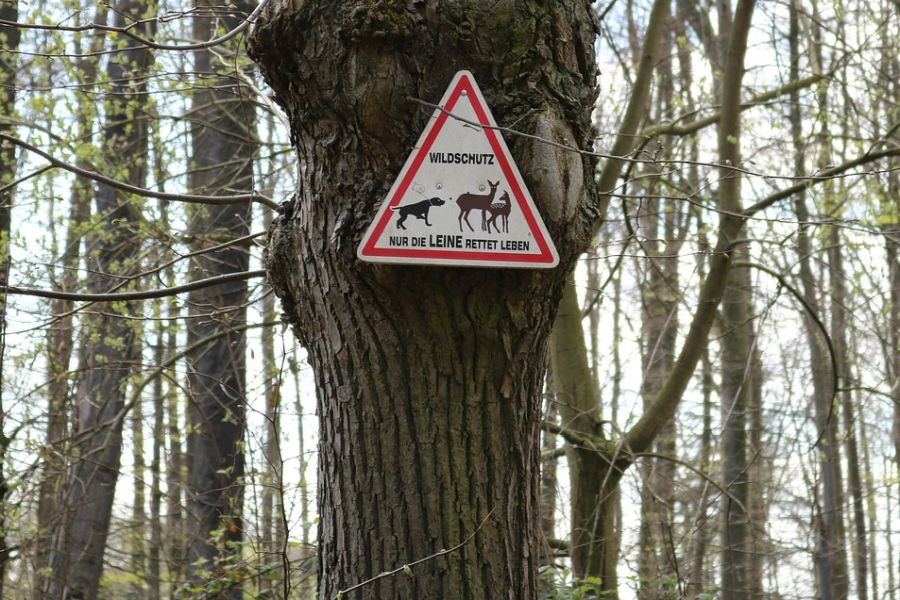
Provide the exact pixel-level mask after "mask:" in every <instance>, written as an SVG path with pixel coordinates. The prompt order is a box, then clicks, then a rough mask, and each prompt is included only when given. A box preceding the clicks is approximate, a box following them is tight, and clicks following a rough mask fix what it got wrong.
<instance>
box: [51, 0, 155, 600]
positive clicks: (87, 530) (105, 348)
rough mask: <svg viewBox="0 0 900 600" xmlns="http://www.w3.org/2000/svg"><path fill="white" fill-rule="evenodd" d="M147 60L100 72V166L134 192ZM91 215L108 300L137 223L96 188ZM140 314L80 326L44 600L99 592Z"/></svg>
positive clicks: (133, 245) (95, 261) (95, 257)
mask: <svg viewBox="0 0 900 600" xmlns="http://www.w3.org/2000/svg"><path fill="white" fill-rule="evenodd" d="M147 11H148V5H147V3H146V2H143V1H136V0H122V1H120V2H119V3H118V4H117V5H116V10H115V15H116V16H115V19H114V25H115V26H117V27H124V26H126V25H129V24H130V23H131V22H132V19H142V18H143V17H144V16H145V14H146V12H147ZM154 28H155V21H146V22H144V24H143V25H142V26H141V27H139V28H138V29H139V30H141V34H142V35H144V36H146V37H152V36H153V33H154ZM151 56H152V55H151V54H150V51H149V50H148V49H147V48H144V47H138V48H134V49H129V50H119V51H118V52H117V53H116V54H114V55H113V56H112V57H111V58H110V61H109V64H108V67H107V69H108V75H109V79H110V81H111V83H110V93H109V95H108V97H107V98H106V109H107V110H106V115H105V116H106V125H105V127H104V135H103V137H104V149H105V152H106V153H105V156H106V158H107V164H108V165H110V166H111V167H113V168H118V169H121V170H122V171H124V172H125V177H124V178H125V179H126V180H127V181H128V182H129V183H132V184H134V185H143V182H144V179H145V177H146V149H147V132H146V131H147V130H146V119H143V118H141V115H143V111H144V109H145V107H146V102H147V96H146V79H144V78H142V74H144V73H146V72H147V69H148V67H149V64H150V60H151ZM125 157H127V162H125ZM95 210H96V214H97V218H98V220H99V222H100V224H101V229H102V231H101V233H100V234H99V235H96V236H95V237H94V239H93V240H91V241H90V242H89V244H88V251H89V254H88V257H87V262H88V268H90V269H92V270H94V271H95V273H96V274H95V275H94V276H93V277H92V278H91V279H90V281H89V286H88V287H89V289H90V291H92V292H106V291H109V290H110V289H113V288H116V287H119V286H120V284H121V282H122V280H121V277H122V276H123V275H124V276H127V275H130V274H133V273H135V272H136V271H137V270H138V265H137V264H136V262H137V261H136V257H137V253H138V250H139V247H140V246H139V244H140V241H139V240H140V238H139V236H138V235H136V227H137V226H138V225H139V222H140V219H141V215H140V212H139V210H138V209H137V207H136V206H135V205H133V204H132V200H131V198H129V197H127V196H125V195H124V194H121V193H119V192H116V191H115V190H113V189H112V188H111V187H109V186H106V185H104V184H100V185H98V187H97V193H96V196H95ZM137 308H138V307H137V305H136V304H135V303H133V302H125V303H121V305H114V306H110V307H109V309H108V310H106V311H104V312H102V313H100V312H97V313H93V314H91V315H89V316H87V317H86V318H85V327H86V330H87V332H88V335H87V336H86V339H85V340H84V341H83V343H82V347H81V357H80V368H81V371H82V373H83V375H82V378H81V381H80V382H79V385H78V389H77V391H76V399H75V403H76V406H77V409H78V423H77V431H76V435H75V439H76V441H75V443H74V447H75V453H76V456H75V459H74V462H73V465H72V468H71V470H70V474H69V477H68V483H67V486H66V489H65V495H64V497H63V499H62V501H61V502H60V503H59V505H58V506H60V510H63V511H65V515H64V516H63V518H62V521H63V522H62V523H61V526H60V528H59V530H58V531H56V532H55V533H54V540H53V543H54V546H53V553H52V555H51V557H50V565H51V568H52V570H53V575H52V578H51V579H50V580H49V581H48V590H47V593H46V594H45V595H46V597H48V598H60V597H71V598H95V597H96V596H97V593H98V589H99V585H100V576H101V573H102V570H103V554H104V550H105V548H106V537H107V534H108V532H109V524H110V518H111V515H112V503H113V495H114V493H115V486H116V480H117V478H118V471H119V464H120V460H121V454H122V426H123V423H124V421H125V419H124V415H123V414H122V411H123V409H124V402H125V397H124V391H125V382H126V381H127V379H128V376H129V375H130V373H131V370H132V368H133V366H134V362H135V360H136V359H137V355H138V349H137V347H136V343H135V342H136V331H137V330H136V325H135V324H134V323H133V322H131V321H128V320H125V319H123V318H121V316H120V315H122V314H135V313H137V312H139V311H138V310H137Z"/></svg>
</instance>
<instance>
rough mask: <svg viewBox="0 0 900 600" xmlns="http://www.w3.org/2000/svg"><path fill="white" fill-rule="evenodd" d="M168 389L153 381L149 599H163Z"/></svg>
mask: <svg viewBox="0 0 900 600" xmlns="http://www.w3.org/2000/svg"><path fill="white" fill-rule="evenodd" d="M162 304H163V301H162V300H160V301H157V302H156V303H155V307H154V317H156V319H157V321H156V327H155V331H154V336H155V343H154V346H153V364H155V365H160V364H162V362H163V358H164V356H165V355H164V352H165V347H166V326H165V324H164V323H163V321H162ZM165 410H166V408H165V392H164V391H163V378H162V377H157V378H156V379H154V380H153V433H152V436H153V443H152V445H153V451H152V454H151V458H150V473H151V477H152V480H151V483H150V546H149V552H148V563H149V565H148V566H149V570H148V583H149V590H148V592H149V594H148V596H149V598H150V600H160V599H161V598H162V569H161V558H162V552H163V533H162V514H161V511H162V451H161V450H162V448H164V447H165V443H166V438H165V416H166V415H165Z"/></svg>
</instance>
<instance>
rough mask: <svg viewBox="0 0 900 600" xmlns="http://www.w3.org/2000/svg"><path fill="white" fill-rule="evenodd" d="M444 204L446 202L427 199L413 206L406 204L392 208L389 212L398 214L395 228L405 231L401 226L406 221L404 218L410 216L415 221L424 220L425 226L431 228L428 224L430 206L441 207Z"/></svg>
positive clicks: (437, 199) (438, 199)
mask: <svg viewBox="0 0 900 600" xmlns="http://www.w3.org/2000/svg"><path fill="white" fill-rule="evenodd" d="M444 204H446V202H444V201H443V200H441V199H440V198H429V199H428V200H421V201H419V202H416V203H415V204H407V205H406V206H392V207H391V210H396V211H397V212H399V213H400V218H399V219H397V227H398V228H400V229H403V230H405V229H406V227H404V226H403V222H404V221H406V217H408V216H410V215H412V216H414V217H416V218H417V219H425V224H426V225H428V226H429V227H431V223H429V222H428V211H430V210H431V207H432V206H443V205H444Z"/></svg>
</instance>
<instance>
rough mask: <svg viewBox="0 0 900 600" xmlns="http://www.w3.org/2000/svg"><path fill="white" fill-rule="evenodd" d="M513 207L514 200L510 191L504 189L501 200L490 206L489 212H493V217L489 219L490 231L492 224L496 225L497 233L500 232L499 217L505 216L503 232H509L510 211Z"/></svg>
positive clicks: (488, 226)
mask: <svg viewBox="0 0 900 600" xmlns="http://www.w3.org/2000/svg"><path fill="white" fill-rule="evenodd" d="M511 208H512V202H511V201H510V199H509V192H506V191H504V192H503V194H501V195H500V201H499V202H494V203H493V204H491V206H490V207H489V208H488V212H490V213H491V218H490V219H488V220H487V230H488V233H490V232H491V225H493V226H494V229H495V230H496V231H497V233H500V228H499V227H497V217H503V221H502V223H503V233H509V211H510V209H511Z"/></svg>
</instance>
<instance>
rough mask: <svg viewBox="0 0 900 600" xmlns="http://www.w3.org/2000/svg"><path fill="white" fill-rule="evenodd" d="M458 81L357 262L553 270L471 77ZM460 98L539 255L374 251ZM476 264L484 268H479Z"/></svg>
mask: <svg viewBox="0 0 900 600" xmlns="http://www.w3.org/2000/svg"><path fill="white" fill-rule="evenodd" d="M458 77H459V79H458V81H457V83H456V86H455V87H454V88H453V90H452V92H450V95H449V97H448V98H447V101H446V103H444V105H443V106H441V108H440V109H436V110H435V113H438V112H439V114H438V117H437V120H435V121H433V122H432V123H431V124H430V126H431V129H429V130H427V135H426V136H425V140H424V142H423V143H422V145H421V146H420V147H419V149H418V150H417V151H416V152H415V154H414V155H413V157H412V162H407V165H404V168H403V170H401V176H402V177H403V179H402V180H401V181H400V182H399V185H395V186H394V187H393V188H392V190H391V194H390V195H389V196H388V200H387V207H386V208H385V207H382V209H381V210H379V215H378V217H377V218H378V222H377V223H376V224H375V226H374V227H370V229H369V230H368V231H367V233H366V237H365V239H364V241H363V242H364V243H363V244H361V245H360V248H359V251H358V256H359V258H361V259H363V260H366V259H369V260H373V259H374V260H373V262H377V259H378V258H388V259H390V258H412V259H416V258H421V259H425V261H427V260H428V259H437V260H444V261H449V260H459V261H461V262H460V264H459V266H487V267H490V266H494V265H492V264H490V263H491V261H496V262H504V263H522V266H531V265H534V266H540V267H545V268H547V267H554V266H556V264H558V258H557V256H556V253H555V252H554V251H553V250H551V248H550V246H549V244H548V243H547V240H546V239H545V237H544V229H543V227H541V226H540V225H539V224H538V221H537V219H536V218H535V215H534V213H533V212H532V205H531V203H529V202H528V201H527V200H526V199H525V195H524V193H523V191H522V186H520V181H519V177H517V176H516V175H517V174H518V173H517V170H515V171H514V169H515V167H514V166H512V165H511V160H512V158H511V157H510V156H509V154H508V152H509V151H508V149H507V148H506V144H505V143H503V142H502V141H501V140H500V138H498V133H499V132H498V131H497V129H496V125H495V124H494V123H493V122H492V119H491V118H490V117H489V116H488V114H489V113H488V112H487V110H486V109H485V107H484V106H483V105H482V102H481V99H482V96H481V93H480V91H476V87H475V86H476V85H477V84H474V79H473V77H472V74H471V73H469V72H468V71H463V72H461V74H459V75H458ZM463 92H466V94H465V96H464V95H463ZM445 96H446V94H445ZM462 97H466V98H468V99H469V102H470V103H471V105H472V108H473V109H474V111H475V114H476V115H477V117H478V123H479V124H480V125H481V126H482V131H483V132H484V134H485V135H486V136H487V139H488V143H489V144H490V146H491V149H492V150H493V151H494V155H495V156H496V157H497V163H498V165H499V166H500V170H501V171H502V173H503V176H504V177H505V178H506V182H507V185H508V186H509V188H510V191H511V192H512V196H513V198H514V199H515V200H516V202H517V205H518V207H519V209H520V210H521V211H522V215H523V216H524V217H525V221H526V223H527V224H528V227H529V229H530V231H531V234H532V235H533V236H534V240H535V243H536V244H537V247H538V250H539V251H540V254H514V253H502V252H484V251H473V250H432V249H418V248H377V247H376V244H377V243H378V241H379V240H380V239H381V236H382V234H383V233H384V230H385V228H386V227H387V225H388V223H389V222H390V220H391V217H392V215H393V213H392V212H391V211H390V210H389V209H390V207H391V206H397V205H398V204H399V203H400V201H401V200H402V199H403V197H404V195H405V194H406V191H407V190H408V189H409V186H410V185H412V182H413V179H414V178H415V175H416V174H417V173H418V171H419V168H420V167H421V166H422V162H423V161H424V160H425V157H426V156H427V155H428V151H429V150H430V148H431V146H432V144H434V141H435V140H436V139H437V137H438V135H439V134H440V132H441V130H442V129H443V127H444V125H445V124H446V122H447V120H448V119H449V118H450V113H451V112H452V110H453V108H454V107H455V106H456V104H457V102H458V101H459V100H460V98H462ZM523 185H524V184H523ZM538 218H539V217H538ZM480 263H488V264H483V265H482V264H480ZM401 264H402V263H401ZM407 264H409V263H407ZM421 264H423V265H428V264H429V263H428V262H424V261H423V263H421ZM432 264H435V263H432ZM444 265H445V266H446V263H444Z"/></svg>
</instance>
